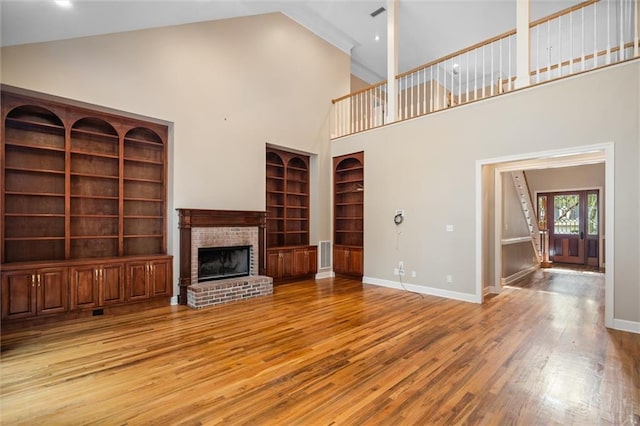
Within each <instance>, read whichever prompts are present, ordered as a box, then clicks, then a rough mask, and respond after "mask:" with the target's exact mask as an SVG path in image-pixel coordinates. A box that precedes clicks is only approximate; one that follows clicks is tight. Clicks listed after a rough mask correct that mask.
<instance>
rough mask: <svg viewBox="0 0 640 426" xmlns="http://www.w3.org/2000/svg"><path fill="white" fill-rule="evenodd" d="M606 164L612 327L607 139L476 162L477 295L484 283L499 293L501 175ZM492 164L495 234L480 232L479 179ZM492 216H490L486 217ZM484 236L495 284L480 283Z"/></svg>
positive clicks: (609, 291) (608, 301)
mask: <svg viewBox="0 0 640 426" xmlns="http://www.w3.org/2000/svg"><path fill="white" fill-rule="evenodd" d="M570 156H579V157H577V158H568V157H570ZM602 161H604V163H605V197H604V209H605V211H606V217H605V229H606V232H607V238H606V240H605V253H604V254H605V256H604V259H603V260H604V262H605V264H606V266H607V267H606V270H605V309H604V314H605V315H604V316H605V326H606V327H609V328H611V327H613V325H614V316H613V315H614V314H613V311H614V306H613V301H614V270H615V263H614V262H615V256H614V236H615V232H614V220H613V218H614V217H615V212H614V144H613V142H607V143H602V144H596V145H586V146H578V147H572V148H565V149H558V150H550V151H541V152H533V153H525V154H518V155H511V156H505V157H498V158H490V159H484V160H477V161H476V298H477V299H479V300H482V297H483V290H484V287H485V284H486V286H487V287H493V290H494V291H495V292H500V290H501V284H500V277H501V275H502V252H501V247H502V244H501V240H502V177H501V174H502V173H505V172H511V171H515V170H528V169H541V168H548V167H550V166H553V167H569V166H577V165H583V164H590V163H594V162H602ZM489 165H492V166H495V167H496V168H495V174H494V203H495V212H494V213H495V214H494V218H493V219H494V235H483V232H482V231H483V224H484V219H485V217H486V214H487V213H486V212H485V211H483V208H482V200H483V191H482V189H483V187H484V185H483V184H484V181H483V178H482V167H483V166H489ZM489 219H491V218H489ZM484 238H493V241H494V259H495V262H494V264H493V265H486V267H488V268H491V267H493V270H494V281H495V282H494V283H483V273H482V272H483V258H484V255H485V253H484V251H483V246H484V245H483V241H484Z"/></svg>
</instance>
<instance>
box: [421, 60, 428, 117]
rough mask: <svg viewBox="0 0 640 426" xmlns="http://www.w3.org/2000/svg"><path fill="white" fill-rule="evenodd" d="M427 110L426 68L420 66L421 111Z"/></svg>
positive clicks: (424, 112) (425, 111)
mask: <svg viewBox="0 0 640 426" xmlns="http://www.w3.org/2000/svg"><path fill="white" fill-rule="evenodd" d="M427 112H428V111H427V69H426V68H422V113H423V114H426V113H427Z"/></svg>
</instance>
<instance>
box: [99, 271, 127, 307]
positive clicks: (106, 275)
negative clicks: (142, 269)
mask: <svg viewBox="0 0 640 426" xmlns="http://www.w3.org/2000/svg"><path fill="white" fill-rule="evenodd" d="M100 295H101V297H100V304H102V305H115V304H119V303H124V299H125V297H124V264H123V263H116V264H112V265H104V266H101V267H100Z"/></svg>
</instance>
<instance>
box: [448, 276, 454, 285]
mask: <svg viewBox="0 0 640 426" xmlns="http://www.w3.org/2000/svg"><path fill="white" fill-rule="evenodd" d="M451 283H453V276H451V275H447V284H451Z"/></svg>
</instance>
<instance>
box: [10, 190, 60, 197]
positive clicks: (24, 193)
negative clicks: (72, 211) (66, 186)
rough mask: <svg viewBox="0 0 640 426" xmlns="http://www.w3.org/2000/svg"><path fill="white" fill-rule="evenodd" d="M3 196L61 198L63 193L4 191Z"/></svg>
mask: <svg viewBox="0 0 640 426" xmlns="http://www.w3.org/2000/svg"><path fill="white" fill-rule="evenodd" d="M5 195H28V196H31V197H62V198H64V194H63V193H57V192H30V191H5Z"/></svg>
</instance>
